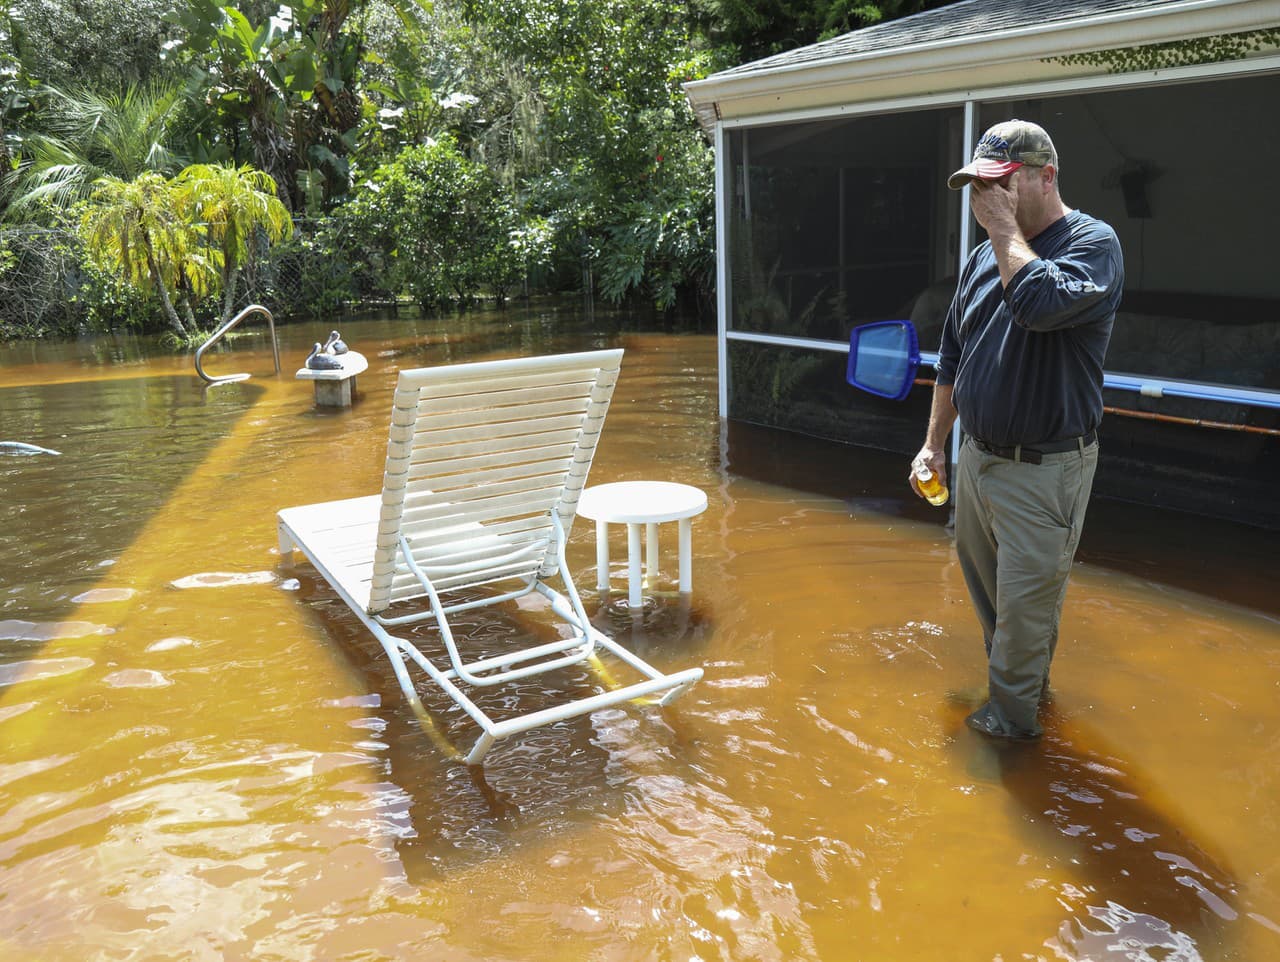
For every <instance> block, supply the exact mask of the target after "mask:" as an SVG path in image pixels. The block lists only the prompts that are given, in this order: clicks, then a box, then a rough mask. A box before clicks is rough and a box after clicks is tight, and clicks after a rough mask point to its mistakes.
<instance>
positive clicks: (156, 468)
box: [0, 374, 263, 641]
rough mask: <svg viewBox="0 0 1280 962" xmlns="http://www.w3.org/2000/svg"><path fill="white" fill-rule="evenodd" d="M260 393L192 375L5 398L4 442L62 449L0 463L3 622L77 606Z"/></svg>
mask: <svg viewBox="0 0 1280 962" xmlns="http://www.w3.org/2000/svg"><path fill="white" fill-rule="evenodd" d="M262 391H263V388H262V387H261V386H259V385H255V384H253V383H252V382H244V383H241V384H237V385H233V386H227V387H223V388H220V389H218V390H217V391H212V392H207V393H206V391H205V388H204V384H203V382H201V381H200V380H198V379H197V378H196V377H195V375H194V374H193V375H192V376H191V377H190V378H187V377H137V378H110V379H105V380H88V381H76V382H71V383H59V384H44V385H40V384H37V385H21V386H17V387H11V388H3V389H0V423H2V425H3V427H2V430H3V432H4V435H5V439H6V440H7V439H14V440H23V441H27V440H30V439H37V440H36V443H40V444H42V445H43V446H46V447H51V448H54V449H56V450H58V451H60V452H61V456H60V457H50V456H42V457H39V458H30V457H28V458H13V457H0V491H3V492H4V496H3V498H0V584H2V585H3V586H4V594H3V596H2V597H0V621H3V620H6V619H18V620H22V619H26V620H30V621H54V620H57V619H59V618H61V617H64V616H65V615H66V614H68V613H69V612H71V611H72V610H73V609H75V608H76V607H77V603H76V602H75V601H74V598H75V596H76V595H78V594H79V593H80V592H82V591H84V590H86V589H88V588H91V587H93V586H95V585H96V584H98V583H99V582H100V581H101V580H102V579H103V577H104V575H105V574H106V572H107V569H108V567H109V566H110V564H111V563H113V561H114V559H115V558H117V557H119V555H120V554H121V553H123V552H124V550H125V549H126V548H127V547H128V546H129V545H130V544H131V543H132V542H133V540H134V539H135V538H136V537H137V536H138V534H139V533H140V532H141V531H142V530H143V528H144V527H145V526H146V524H147V522H148V521H150V519H151V517H152V516H153V515H154V514H155V512H156V511H158V510H159V509H160V508H161V507H163V505H164V504H165V502H166V501H168V499H169V498H170V497H171V496H172V494H173V492H174V491H176V490H177V489H178V488H179V487H180V486H181V485H182V484H183V482H184V481H185V480H186V479H187V478H188V477H189V476H190V475H191V474H192V472H194V471H195V470H196V468H197V467H199V465H200V464H201V463H202V462H203V461H204V459H205V458H206V457H208V455H209V454H210V452H212V451H213V449H214V448H215V446H216V445H217V444H218V442H219V441H221V440H223V439H224V438H226V437H227V436H228V435H229V434H230V433H231V432H232V430H233V429H234V428H235V425H236V422H237V421H238V420H239V419H240V417H241V416H242V415H243V414H244V413H245V412H246V411H248V410H250V409H251V408H252V406H253V404H254V403H255V401H256V400H257V399H258V398H259V397H260V396H261V393H262ZM3 640H4V639H0V641H3Z"/></svg>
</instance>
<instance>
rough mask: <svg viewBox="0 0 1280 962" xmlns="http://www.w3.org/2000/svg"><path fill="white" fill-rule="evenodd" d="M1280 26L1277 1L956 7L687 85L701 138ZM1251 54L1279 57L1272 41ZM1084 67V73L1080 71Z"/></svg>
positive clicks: (1062, 73) (982, 2)
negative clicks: (727, 124) (764, 121)
mask: <svg viewBox="0 0 1280 962" xmlns="http://www.w3.org/2000/svg"><path fill="white" fill-rule="evenodd" d="M1276 28H1280V0H961V2H959V3H953V4H949V5H948V6H945V7H939V8H938V9H936V10H927V11H925V12H924V13H917V14H915V15H913V16H910V17H903V18H902V19H900V20H891V21H889V22H888V23H879V24H875V25H874V26H870V27H864V28H863V29H861V30H855V31H853V32H852V33H847V34H844V35H843V36H840V37H835V38H833V39H831V40H824V41H822V42H821V43H815V44H811V45H810V46H807V47H799V48H797V49H795V50H788V51H787V52H785V53H780V54H777V55H775V56H772V57H766V58H764V59H763V60H756V61H754V62H752V63H747V64H743V65H742V66H740V67H734V68H732V69H730V70H722V71H720V72H719V73H714V74H712V75H711V76H709V77H706V78H705V79H702V80H694V81H690V82H689V83H686V84H685V85H684V86H685V92H686V94H687V95H688V97H689V102H690V104H691V105H692V106H693V108H694V111H695V112H696V113H697V115H698V120H699V122H700V123H701V124H702V127H703V129H704V130H705V131H707V133H708V134H710V133H711V132H712V131H713V130H714V129H715V125H716V122H717V121H718V120H721V119H726V118H728V119H735V118H745V117H752V116H760V115H766V114H770V113H773V112H784V113H785V112H794V111H796V110H803V109H806V108H810V107H813V108H822V109H825V108H830V107H832V106H837V107H838V106H840V105H843V104H850V103H854V102H859V101H861V102H874V101H877V100H885V99H891V98H894V97H911V96H915V97H919V96H923V95H930V96H933V95H939V96H945V95H948V94H950V93H957V94H958V95H959V96H960V97H964V96H967V92H968V91H971V90H975V89H982V88H983V87H1000V86H1002V85H1003V86H1005V87H1007V86H1009V85H1011V84H1022V83H1028V82H1034V81H1061V80H1066V79H1069V78H1070V77H1074V76H1081V75H1082V74H1083V73H1086V72H1088V71H1090V70H1092V71H1093V72H1095V73H1101V72H1105V71H1106V67H1105V65H1102V66H1089V65H1087V62H1082V61H1079V60H1077V61H1076V62H1075V63H1074V64H1070V65H1068V63H1067V62H1066V61H1064V58H1066V57H1069V56H1070V55H1079V54H1090V53H1094V52H1097V51H1100V50H1107V49H1111V48H1117V47H1129V46H1144V45H1149V44H1159V43H1168V42H1175V41H1181V40H1187V39H1192V38H1196V37H1206V36H1214V35H1220V34H1230V33H1239V32H1245V31H1257V30H1262V29H1276ZM1263 46H1264V47H1266V49H1265V50H1262V51H1261V52H1260V53H1256V52H1255V54H1254V55H1258V56H1274V55H1275V53H1276V48H1275V44H1274V43H1270V44H1264V45H1263ZM1082 63H1085V64H1086V65H1084V66H1082V65H1081V64H1082Z"/></svg>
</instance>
